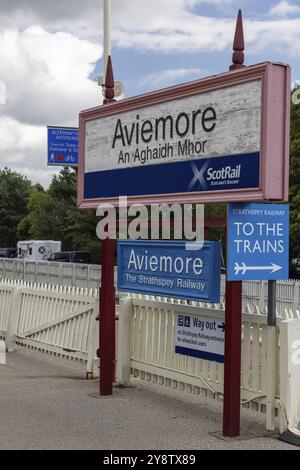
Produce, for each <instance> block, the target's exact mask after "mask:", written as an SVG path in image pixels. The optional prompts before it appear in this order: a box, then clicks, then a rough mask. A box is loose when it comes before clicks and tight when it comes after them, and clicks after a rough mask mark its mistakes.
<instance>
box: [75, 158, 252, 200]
mask: <svg viewBox="0 0 300 470" xmlns="http://www.w3.org/2000/svg"><path fill="white" fill-rule="evenodd" d="M259 161H260V154H259V152H253V153H247V154H243V155H228V156H224V157H218V158H203V159H198V160H192V161H190V160H188V161H183V162H176V163H164V164H163V165H145V166H137V167H130V168H122V169H115V168H114V169H113V170H106V171H105V170H104V171H103V170H102V171H96V172H89V173H86V174H85V177H84V178H85V180H84V187H85V193H84V197H85V198H87V199H90V198H105V197H112V196H123V195H125V196H134V195H137V194H169V193H170V194H171V193H177V192H180V193H186V192H195V191H220V190H222V191H223V190H231V189H246V188H251V189H252V188H257V187H259ZM170 175H172V177H170ZM153 182H155V184H153Z"/></svg>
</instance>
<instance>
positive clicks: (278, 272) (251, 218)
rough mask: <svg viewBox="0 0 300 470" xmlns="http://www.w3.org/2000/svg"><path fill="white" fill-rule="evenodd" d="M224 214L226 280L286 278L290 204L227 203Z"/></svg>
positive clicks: (287, 274) (287, 271) (287, 272)
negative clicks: (225, 218) (225, 225)
mask: <svg viewBox="0 0 300 470" xmlns="http://www.w3.org/2000/svg"><path fill="white" fill-rule="evenodd" d="M227 217H228V246H227V279H228V280H229V281H241V280H263V279H267V280H272V279H273V280H275V279H288V276H289V206H288V205H286V204H229V205H228V213H227Z"/></svg>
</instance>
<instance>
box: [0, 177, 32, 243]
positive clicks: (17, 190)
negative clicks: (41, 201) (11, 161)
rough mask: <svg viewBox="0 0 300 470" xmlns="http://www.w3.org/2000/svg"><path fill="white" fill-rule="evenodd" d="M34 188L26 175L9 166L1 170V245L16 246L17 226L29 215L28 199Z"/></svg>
mask: <svg viewBox="0 0 300 470" xmlns="http://www.w3.org/2000/svg"><path fill="white" fill-rule="evenodd" d="M33 190H34V188H33V186H32V183H31V182H30V181H29V180H28V179H27V178H26V177H24V176H22V175H20V174H18V173H16V172H14V171H11V170H9V169H8V168H4V169H3V170H0V246H2V247H14V246H16V243H17V226H18V224H19V223H20V221H21V220H22V219H23V218H24V217H26V215H27V201H28V198H29V197H30V194H31V193H32V191H33Z"/></svg>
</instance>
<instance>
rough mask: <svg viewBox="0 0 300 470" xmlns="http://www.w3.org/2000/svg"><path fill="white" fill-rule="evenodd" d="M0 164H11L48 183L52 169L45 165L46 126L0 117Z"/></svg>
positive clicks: (11, 166)
mask: <svg viewBox="0 0 300 470" xmlns="http://www.w3.org/2000/svg"><path fill="white" fill-rule="evenodd" d="M0 157H1V167H2V168H3V167H5V166H7V167H9V168H13V169H14V170H16V171H19V172H21V173H22V174H25V175H27V176H28V177H29V178H30V179H31V180H32V181H34V182H40V183H41V184H44V185H46V186H47V185H48V184H49V182H50V179H51V177H52V176H53V174H54V172H55V170H53V168H49V167H48V168H47V166H46V162H47V128H46V127H43V126H34V125H30V124H24V123H20V122H18V121H17V120H15V119H13V118H10V117H6V116H1V117H0Z"/></svg>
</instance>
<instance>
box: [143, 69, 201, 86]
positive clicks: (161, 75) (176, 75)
mask: <svg viewBox="0 0 300 470" xmlns="http://www.w3.org/2000/svg"><path fill="white" fill-rule="evenodd" d="M204 74H207V75H208V73H207V72H205V71H203V70H201V69H199V68H178V69H166V70H162V71H159V72H154V73H150V74H148V75H146V76H144V77H143V78H142V79H141V80H140V81H139V84H138V86H140V87H147V86H151V88H152V89H156V88H159V87H162V86H165V85H168V86H171V85H173V84H175V83H177V81H178V80H179V79H181V78H184V77H188V76H191V75H197V77H195V78H199V77H200V76H202V75H204Z"/></svg>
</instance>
